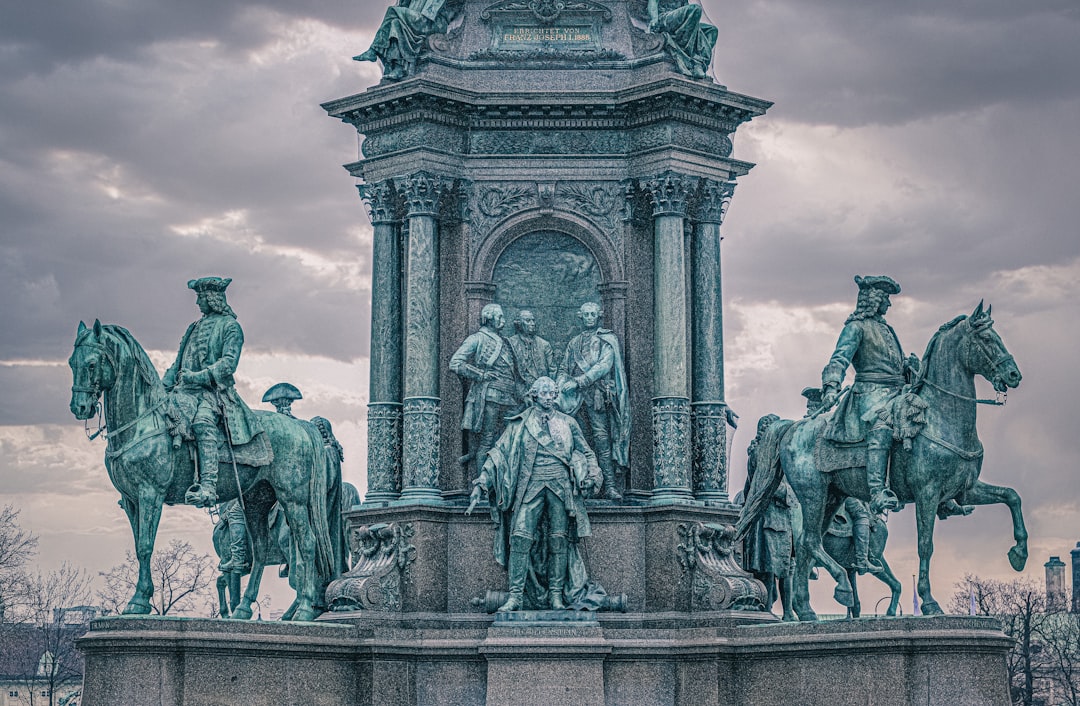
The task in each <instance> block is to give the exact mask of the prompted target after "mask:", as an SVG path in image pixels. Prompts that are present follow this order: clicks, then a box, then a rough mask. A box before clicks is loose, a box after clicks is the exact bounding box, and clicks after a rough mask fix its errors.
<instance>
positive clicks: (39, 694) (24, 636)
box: [0, 606, 101, 706]
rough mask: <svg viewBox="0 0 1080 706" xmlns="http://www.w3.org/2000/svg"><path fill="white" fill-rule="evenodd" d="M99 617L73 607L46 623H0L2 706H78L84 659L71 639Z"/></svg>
mask: <svg viewBox="0 0 1080 706" xmlns="http://www.w3.org/2000/svg"><path fill="white" fill-rule="evenodd" d="M100 613H101V610H100V609H99V608H96V607H93V606H75V607H72V608H67V609H64V610H61V611H56V612H55V613H54V614H53V622H52V623H49V624H46V625H34V624H31V623H19V622H6V621H0V706H39V705H42V704H44V705H49V704H51V705H52V706H78V705H79V702H80V694H81V692H82V679H83V660H82V656H81V655H79V653H78V652H77V651H76V649H75V639H76V638H77V637H80V636H81V635H84V634H85V633H86V631H87V630H88V629H89V627H90V620H91V619H92V618H94V617H97V616H98V615H100Z"/></svg>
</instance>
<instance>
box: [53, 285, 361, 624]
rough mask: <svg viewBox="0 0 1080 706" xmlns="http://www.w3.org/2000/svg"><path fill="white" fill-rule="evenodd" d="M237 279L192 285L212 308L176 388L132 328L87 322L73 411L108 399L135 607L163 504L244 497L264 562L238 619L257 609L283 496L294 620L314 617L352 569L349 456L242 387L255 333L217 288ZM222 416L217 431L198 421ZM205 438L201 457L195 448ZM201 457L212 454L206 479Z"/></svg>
mask: <svg viewBox="0 0 1080 706" xmlns="http://www.w3.org/2000/svg"><path fill="white" fill-rule="evenodd" d="M200 283H201V284H200ZM227 284H228V280H222V279H220V278H204V279H202V280H193V281H192V283H191V284H190V285H189V286H191V287H192V289H195V290H196V291H197V292H199V304H200V307H201V308H203V310H204V317H203V319H200V321H198V322H196V323H195V324H192V326H191V327H189V329H188V332H187V333H186V334H185V336H184V340H183V342H182V344H181V351H180V354H179V355H178V356H177V362H176V363H175V364H174V365H173V367H172V368H170V370H169V372H168V373H167V374H166V378H165V380H166V381H167V382H168V383H169V384H170V386H171V387H173V391H172V392H171V393H170V392H169V391H168V390H167V389H166V385H165V384H164V383H163V381H162V379H160V378H159V377H158V375H157V371H156V370H155V369H154V366H153V364H152V363H151V362H150V359H149V357H148V356H147V355H146V352H145V351H144V350H143V348H142V346H141V345H139V343H138V341H136V340H135V338H134V336H132V335H131V334H130V333H129V332H128V331H127V330H126V329H124V328H121V327H120V326H113V325H102V324H101V323H100V322H95V323H94V325H93V326H92V327H87V326H86V325H85V324H83V323H80V324H79V329H78V332H77V334H76V338H75V345H74V350H73V352H72V355H71V358H70V360H69V361H68V362H69V364H70V366H71V370H72V377H73V384H72V388H71V403H70V409H71V412H72V414H74V415H75V417H76V418H78V419H83V420H89V419H91V418H92V417H94V416H95V415H96V414H97V412H98V410H99V409H100V408H102V407H103V412H104V420H105V424H104V428H103V429H104V430H106V431H107V439H108V446H107V448H106V452H105V465H106V468H107V469H108V472H109V478H110V479H111V480H112V482H113V485H114V486H115V487H116V489H117V490H118V491H120V495H121V506H122V507H123V508H124V511H125V512H126V513H127V515H128V519H129V520H130V522H131V527H132V532H133V534H134V538H135V553H136V556H137V557H138V561H139V579H138V582H137V585H136V588H135V593H134V595H133V596H132V598H131V600H130V601H129V603H128V605H127V607H126V608H125V613H134V614H147V613H149V612H150V603H149V599H150V596H151V595H153V590H154V588H153V583H152V580H151V575H150V558H151V555H152V553H153V549H154V541H155V537H156V535H157V528H158V522H159V520H160V518H161V508H162V505H164V504H176V503H181V502H185V500H193V501H196V502H199V503H200V504H201V503H205V502H208V501H209V502H215V501H221V502H226V501H228V500H231V499H233V498H238V497H239V496H241V495H242V496H243V500H242V503H241V505H242V506H243V509H244V512H243V514H244V516H246V520H247V523H246V524H247V527H248V528H249V530H250V531H251V535H252V537H251V539H252V557H251V563H252V570H251V580H250V581H249V582H248V587H247V591H246V592H245V594H244V597H243V599H242V600H241V601H240V604H239V606H238V607H237V608H236V610H235V611H234V612H233V614H232V615H233V617H236V618H250V617H251V614H252V613H251V605H252V603H254V602H255V600H256V599H257V597H258V592H259V584H260V581H261V576H262V568H263V565H264V564H265V563H266V559H267V551H268V542H269V536H268V529H267V528H268V526H269V525H268V515H269V512H270V508H271V506H272V505H273V504H274V502H275V501H277V502H278V503H280V505H281V508H282V510H283V511H284V514H285V516H286V518H287V520H288V523H289V526H290V527H291V528H292V532H293V551H294V557H295V559H294V562H293V567H292V575H291V576H290V583H291V584H292V586H293V587H294V588H295V589H296V591H297V600H296V604H295V610H294V611H293V617H294V619H296V620H310V619H312V618H314V617H315V616H316V615H318V613H319V612H320V610H321V604H322V603H323V600H322V599H323V589H324V588H325V586H326V584H327V583H328V582H329V581H330V580H331V579H333V578H334V577H335V576H337V575H338V574H340V573H341V571H342V568H343V566H344V557H343V542H342V539H341V499H340V495H339V493H340V462H339V461H338V462H334V460H333V458H332V454H331V453H329V452H328V447H327V445H326V444H325V442H324V438H323V435H322V433H321V432H320V430H319V428H318V427H317V426H316V425H315V424H311V423H308V422H303V421H300V420H297V419H294V418H292V417H289V416H287V415H284V414H276V413H273V412H252V411H251V410H249V409H247V407H246V405H243V403H242V400H240V399H239V396H237V395H236V393H235V390H234V389H233V387H232V375H233V373H234V371H235V369H236V363H237V362H238V361H239V355H240V349H241V347H242V344H243V334H242V332H241V331H240V329H239V324H235V318H234V315H232V313H231V309H228V305H227V304H225V303H224V296H221V297H220V302H218V303H217V304H215V303H214V302H213V301H211V300H212V299H213V297H207V296H205V292H213V291H217V292H220V293H222V294H223V292H224V288H225V286H227ZM188 415H190V416H188ZM211 425H213V427H214V428H213V431H212V432H211V430H210V429H206V428H204V429H197V427H199V426H204V427H209V426H211ZM200 434H203V435H205V436H213V437H214V438H215V439H217V440H220V442H221V443H220V446H218V447H213V448H212V447H210V445H209V443H207V442H205V441H204V439H203V437H202V436H200ZM245 440H250V441H248V443H243V442H244V441H245ZM195 441H197V442H198V446H199V453H198V454H196V453H194V449H193V448H192V447H193V442H195ZM196 458H200V459H201V460H202V464H201V466H202V468H201V479H200V481H199V483H197V484H196V483H195V481H196V464H195V462H194V461H195V459H196ZM211 459H212V460H211ZM193 485H197V486H198V487H195V488H192V487H191V486H193Z"/></svg>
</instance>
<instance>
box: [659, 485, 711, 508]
mask: <svg viewBox="0 0 1080 706" xmlns="http://www.w3.org/2000/svg"><path fill="white" fill-rule="evenodd" d="M704 504H705V503H704V502H702V501H701V500H700V499H699V498H695V497H694V496H693V494H692V493H691V492H690V491H689V490H687V489H686V488H656V489H655V490H653V494H652V497H651V498H649V505H654V506H655V505H698V506H701V505H704Z"/></svg>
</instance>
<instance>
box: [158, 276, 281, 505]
mask: <svg viewBox="0 0 1080 706" xmlns="http://www.w3.org/2000/svg"><path fill="white" fill-rule="evenodd" d="M230 282H232V279H230V278H228V277H226V278H221V277H203V278H201V279H193V280H191V281H189V282H188V285H187V286H188V288H189V289H193V290H195V292H196V294H197V295H198V296H197V297H196V303H197V304H198V306H199V311H201V312H202V318H201V319H199V320H198V321H196V322H195V323H193V324H191V325H190V326H188V328H187V331H185V332H184V337H183V338H182V339H181V340H180V350H179V351H178V352H177V354H176V361H175V362H174V363H173V364H172V367H170V368H169V369H168V371H167V372H166V373H165V377H164V378H162V384H164V386H165V389H166V390H168V391H171V392H172V393H173V395H172V398H171V400H170V404H171V405H172V406H171V409H172V410H173V412H174V413H175V414H173V415H170V416H174V417H176V418H177V419H178V421H179V422H180V426H181V429H183V430H185V431H186V430H187V429H188V425H190V432H188V433H183V432H181V434H180V436H184V437H187V436H189V435H194V438H195V443H196V448H197V450H198V451H197V453H198V459H199V470H198V474H199V475H198V480H197V482H196V483H194V484H193V485H192V486H191V487H190V488H188V491H187V493H186V494H185V495H184V502H186V503H188V504H189V505H195V506H196V507H209V506H210V505H214V504H216V503H217V479H218V461H219V460H220V461H223V462H227V461H228V460H229V459H228V458H221V459H219V455H218V447H219V446H220V445H221V444H222V442H223V441H228V443H229V444H230V445H231V446H242V445H243V444H246V443H247V442H249V441H251V439H252V438H253V437H254V436H255V434H257V433H258V432H259V431H260V427H259V423H258V421H257V420H256V419H255V418H254V415H253V414H252V412H251V410H250V409H249V408H248V406H247V405H246V404H245V403H244V401H243V400H242V399H241V398H240V396H239V395H237V394H236V388H235V383H234V380H233V373H235V372H236V366H237V364H238V363H239V362H240V350H241V349H242V348H243V346H244V331H243V329H241V328H240V324H239V322H237V320H236V314H235V313H234V312H233V310H232V308H231V307H230V306H229V304H228V302H227V301H226V300H225V289H226V287H228V286H229V283H230ZM223 422H224V426H225V432H226V433H227V437H226V435H225V434H223V432H222V429H221V428H219V427H220V425H221V424H222V423H223Z"/></svg>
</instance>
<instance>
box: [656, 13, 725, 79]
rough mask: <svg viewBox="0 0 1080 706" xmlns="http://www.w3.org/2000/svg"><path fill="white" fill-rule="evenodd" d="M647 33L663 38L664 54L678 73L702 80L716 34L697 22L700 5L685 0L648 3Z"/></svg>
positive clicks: (699, 16) (711, 29)
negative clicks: (669, 58) (671, 61)
mask: <svg viewBox="0 0 1080 706" xmlns="http://www.w3.org/2000/svg"><path fill="white" fill-rule="evenodd" d="M648 12H649V31H650V32H654V33H656V34H659V35H661V36H662V37H663V38H664V50H665V51H666V52H667V54H668V56H670V57H671V59H672V60H673V61H674V62H675V66H676V68H678V70H679V73H681V74H685V75H686V76H690V77H691V78H705V72H706V71H707V70H708V68H709V63H710V62H711V61H712V53H713V47H715V46H716V38H717V35H718V33H717V30H716V27H713V26H712V25H710V24H706V23H705V22H702V21H701V13H702V9H701V5H695V4H693V3H691V2H689V1H688V0H649V6H648Z"/></svg>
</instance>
